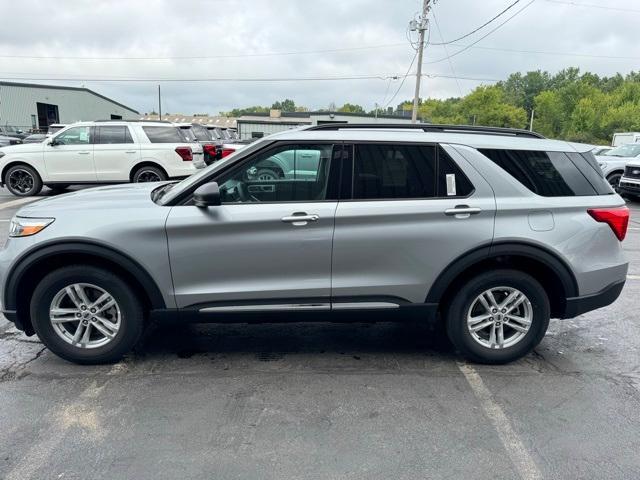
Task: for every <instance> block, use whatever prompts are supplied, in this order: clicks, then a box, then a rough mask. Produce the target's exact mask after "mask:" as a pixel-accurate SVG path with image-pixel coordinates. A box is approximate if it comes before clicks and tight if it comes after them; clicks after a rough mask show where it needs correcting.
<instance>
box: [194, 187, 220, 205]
mask: <svg viewBox="0 0 640 480" xmlns="http://www.w3.org/2000/svg"><path fill="white" fill-rule="evenodd" d="M193 203H194V204H195V206H196V207H200V208H207V207H216V206H218V205H221V204H222V202H221V200H220V187H218V184H217V183H216V182H211V183H205V184H204V185H201V186H199V187H198V188H197V189H196V191H195V192H193Z"/></svg>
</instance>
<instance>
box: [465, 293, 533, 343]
mask: <svg viewBox="0 0 640 480" xmlns="http://www.w3.org/2000/svg"><path fill="white" fill-rule="evenodd" d="M532 321H533V307H532V305H531V302H530V301H529V299H528V298H527V296H526V295H525V294H524V293H522V292H521V291H520V290H517V289H515V288H512V287H495V288H490V289H489V290H485V291H484V292H482V293H481V294H480V295H478V296H477V297H476V298H475V300H474V301H473V302H472V303H471V306H470V307H469V310H468V312H467V328H468V330H469V333H470V334H471V338H473V339H474V340H475V341H476V342H477V343H479V344H480V345H482V346H483V347H486V348H491V349H503V348H508V347H512V346H513V345H515V344H517V343H518V342H520V341H521V340H522V339H523V338H524V337H525V336H526V335H527V333H528V332H529V329H530V328H531V322H532Z"/></svg>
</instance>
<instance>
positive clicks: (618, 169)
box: [606, 168, 624, 178]
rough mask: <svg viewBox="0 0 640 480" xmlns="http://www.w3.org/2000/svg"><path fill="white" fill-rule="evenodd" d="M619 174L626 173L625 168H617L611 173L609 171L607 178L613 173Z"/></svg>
mask: <svg viewBox="0 0 640 480" xmlns="http://www.w3.org/2000/svg"><path fill="white" fill-rule="evenodd" d="M618 174H624V168H616V169H615V170H612V171H610V172H609V173H607V176H606V178H609V177H610V176H611V175H618Z"/></svg>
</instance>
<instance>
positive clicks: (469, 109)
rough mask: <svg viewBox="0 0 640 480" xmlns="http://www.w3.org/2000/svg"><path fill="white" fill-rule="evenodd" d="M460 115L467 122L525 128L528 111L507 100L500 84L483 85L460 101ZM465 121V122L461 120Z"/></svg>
mask: <svg viewBox="0 0 640 480" xmlns="http://www.w3.org/2000/svg"><path fill="white" fill-rule="evenodd" d="M459 116H460V117H462V119H466V121H467V123H469V122H471V123H473V122H474V119H475V123H476V124H477V125H485V126H492V127H513V128H524V127H525V126H526V124H527V112H526V111H525V109H524V108H522V107H516V106H515V105H512V104H510V103H507V102H506V99H505V93H504V90H503V89H502V88H501V87H500V86H498V85H492V86H481V87H478V88H476V89H475V90H474V91H473V92H471V93H470V94H469V95H467V96H466V97H465V98H463V99H462V101H461V102H460V111H459ZM461 123H465V122H461Z"/></svg>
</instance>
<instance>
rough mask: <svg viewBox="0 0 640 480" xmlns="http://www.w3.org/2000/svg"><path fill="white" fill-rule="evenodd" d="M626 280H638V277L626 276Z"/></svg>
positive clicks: (639, 278) (639, 277) (639, 276)
mask: <svg viewBox="0 0 640 480" xmlns="http://www.w3.org/2000/svg"><path fill="white" fill-rule="evenodd" d="M627 280H640V275H627Z"/></svg>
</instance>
